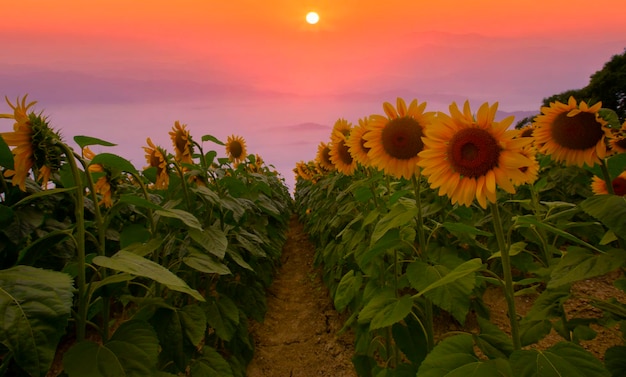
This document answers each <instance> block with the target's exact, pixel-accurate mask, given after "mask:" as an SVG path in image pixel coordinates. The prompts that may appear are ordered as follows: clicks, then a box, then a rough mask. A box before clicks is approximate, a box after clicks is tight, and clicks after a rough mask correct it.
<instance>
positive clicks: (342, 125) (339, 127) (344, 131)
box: [330, 118, 352, 143]
mask: <svg viewBox="0 0 626 377" xmlns="http://www.w3.org/2000/svg"><path fill="white" fill-rule="evenodd" d="M351 131H352V123H350V122H348V121H347V120H345V119H341V118H340V119H338V120H337V121H336V122H335V125H334V126H333V130H332V132H331V135H330V140H331V141H332V142H333V143H334V142H335V141H339V140H341V137H342V136H343V137H344V138H347V137H348V136H349V135H350V132H351Z"/></svg>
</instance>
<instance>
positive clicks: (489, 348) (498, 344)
mask: <svg viewBox="0 0 626 377" xmlns="http://www.w3.org/2000/svg"><path fill="white" fill-rule="evenodd" d="M477 320H478V325H479V326H480V334H478V335H474V342H476V345H477V346H478V347H480V349H481V350H482V351H483V353H484V354H485V355H486V356H487V357H489V358H490V359H495V358H503V359H506V358H508V357H509V355H510V354H511V352H513V342H512V341H511V337H510V336H509V335H507V334H506V333H505V332H504V331H502V330H501V329H500V328H499V327H498V326H496V325H494V324H493V323H491V322H489V321H488V320H486V319H484V318H481V317H478V318H477Z"/></svg>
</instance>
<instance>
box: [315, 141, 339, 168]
mask: <svg viewBox="0 0 626 377" xmlns="http://www.w3.org/2000/svg"><path fill="white" fill-rule="evenodd" d="M330 149H331V143H324V142H321V143H320V144H319V145H318V146H317V158H316V162H317V165H318V166H319V167H320V168H321V169H322V171H326V172H329V171H333V170H335V165H334V164H333V161H332V160H331V159H330Z"/></svg>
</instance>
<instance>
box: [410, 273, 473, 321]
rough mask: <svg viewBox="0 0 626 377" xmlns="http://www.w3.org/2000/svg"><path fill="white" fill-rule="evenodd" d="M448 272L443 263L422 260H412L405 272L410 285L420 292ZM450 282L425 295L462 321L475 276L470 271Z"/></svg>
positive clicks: (467, 307)
mask: <svg viewBox="0 0 626 377" xmlns="http://www.w3.org/2000/svg"><path fill="white" fill-rule="evenodd" d="M469 270H471V269H468V271H469ZM450 272H451V271H450V270H449V269H448V268H447V267H446V266H443V265H435V266H432V265H429V264H427V263H424V262H422V261H414V262H412V263H411V264H409V266H408V267H407V271H406V274H407V277H408V278H409V282H410V283H411V286H412V287H413V288H415V289H417V291H418V292H421V291H423V290H425V289H426V288H428V286H429V285H431V284H435V283H437V282H439V281H441V280H442V279H444V278H445V277H446V276H447V275H448V274H450ZM450 282H454V284H449V283H446V284H444V285H441V286H439V287H437V288H434V289H432V290H429V291H427V292H426V294H425V295H426V297H428V298H429V299H430V300H432V302H433V303H434V304H435V305H437V306H439V307H441V308H442V309H445V310H446V311H448V312H449V313H450V314H452V315H453V316H454V318H456V320H457V321H459V322H461V323H464V322H465V317H466V316H467V312H468V311H469V306H470V294H471V292H472V290H473V289H474V286H475V285H476V277H475V275H474V274H473V273H471V271H470V272H468V273H467V274H464V275H461V276H459V277H458V278H457V279H455V280H451V281H450Z"/></svg>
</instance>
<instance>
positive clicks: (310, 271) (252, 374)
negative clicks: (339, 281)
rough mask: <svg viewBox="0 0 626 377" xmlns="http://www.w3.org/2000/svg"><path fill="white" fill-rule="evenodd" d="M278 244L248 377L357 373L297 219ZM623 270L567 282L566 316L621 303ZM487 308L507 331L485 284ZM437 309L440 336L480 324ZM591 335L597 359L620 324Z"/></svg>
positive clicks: (500, 301)
mask: <svg viewBox="0 0 626 377" xmlns="http://www.w3.org/2000/svg"><path fill="white" fill-rule="evenodd" d="M287 236H288V238H287V242H286V244H285V246H284V249H283V255H282V266H281V268H280V270H279V271H278V273H277V275H276V278H275V280H274V282H273V284H272V286H271V287H270V289H269V292H268V302H267V303H268V312H267V314H266V317H265V320H264V322H263V323H253V324H252V327H251V332H252V335H253V337H254V339H255V346H256V349H255V356H254V358H253V360H252V362H251V363H250V364H249V366H248V370H247V375H248V377H287V376H292V377H308V376H333V377H355V376H356V373H355V371H354V368H353V366H352V362H351V358H352V356H353V352H354V349H353V341H354V339H353V334H351V333H350V332H346V333H343V334H339V330H340V329H341V328H342V326H343V323H344V320H345V318H344V317H342V316H341V315H340V314H338V313H337V312H336V311H335V310H334V307H333V303H332V299H331V298H330V297H329V295H328V291H327V289H326V288H325V286H324V285H323V283H322V281H321V277H320V275H321V271H320V269H318V268H315V267H314V266H313V256H314V253H315V248H314V246H313V245H312V244H311V243H310V242H309V240H308V236H307V234H306V233H305V232H304V230H303V227H302V224H300V223H299V222H298V220H297V218H295V217H294V218H292V220H291V224H290V229H289V231H288V234H287ZM619 276H620V274H619V273H612V274H608V275H606V276H601V277H598V278H594V279H588V280H584V281H580V282H578V283H576V284H574V285H573V286H572V295H571V298H570V299H568V300H567V301H566V302H565V304H564V307H565V309H566V312H567V316H568V318H601V317H602V312H601V310H599V309H597V308H595V307H594V306H592V305H591V304H590V302H591V299H592V298H597V299H601V300H605V299H608V298H610V297H615V298H617V299H618V300H619V301H620V302H624V303H626V295H625V294H624V292H622V291H620V290H619V289H617V288H615V287H614V286H613V281H614V280H615V279H616V278H618V277H619ZM534 298H535V297H533V296H519V297H517V298H516V306H517V311H518V314H519V315H524V314H525V313H526V312H527V311H528V310H529V309H530V308H531V307H532V304H533V302H534ZM483 300H484V302H485V304H486V305H487V306H488V307H489V309H490V312H491V322H492V323H494V324H496V325H497V326H499V327H500V328H501V329H502V330H503V331H505V332H507V333H510V326H509V320H508V316H507V305H506V300H505V299H504V296H503V294H502V292H501V290H500V289H498V288H496V287H490V288H489V289H487V291H486V292H485V294H484V296H483ZM441 314H442V315H439V316H437V323H436V324H435V330H436V334H435V336H436V337H437V338H438V339H437V340H441V339H442V338H443V337H445V336H446V333H448V332H450V331H457V330H460V331H473V332H475V331H477V326H476V321H475V320H472V318H469V319H468V321H467V323H466V324H465V325H464V326H460V325H459V324H458V323H456V321H454V320H453V319H452V318H451V317H450V316H446V315H445V313H441ZM591 327H592V328H593V329H594V330H595V331H596V332H597V336H596V338H594V339H593V340H590V341H581V346H582V347H583V348H585V349H587V350H588V351H589V352H590V353H592V354H593V355H594V356H596V357H597V358H598V359H600V360H602V359H603V357H604V352H605V351H606V349H607V348H609V347H612V346H614V345H621V344H622V343H623V341H622V338H621V333H620V330H619V328H617V327H615V328H605V327H603V326H599V325H595V324H592V325H591ZM562 340H563V338H561V337H560V336H559V335H558V334H557V333H556V332H555V331H554V330H552V333H550V334H549V335H548V336H547V337H546V338H545V339H543V340H542V341H541V342H540V343H539V344H536V345H533V346H531V347H530V348H535V349H546V348H549V347H551V346H552V345H554V344H556V343H558V342H560V341H562Z"/></svg>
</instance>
